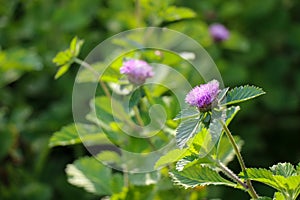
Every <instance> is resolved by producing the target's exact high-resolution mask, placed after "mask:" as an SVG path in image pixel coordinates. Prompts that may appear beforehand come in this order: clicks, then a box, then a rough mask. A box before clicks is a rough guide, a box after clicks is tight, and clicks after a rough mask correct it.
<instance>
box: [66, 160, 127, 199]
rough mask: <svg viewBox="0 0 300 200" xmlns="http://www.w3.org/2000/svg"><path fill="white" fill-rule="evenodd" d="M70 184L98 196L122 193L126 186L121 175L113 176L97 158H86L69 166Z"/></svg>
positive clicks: (67, 170) (67, 171) (67, 169)
mask: <svg viewBox="0 0 300 200" xmlns="http://www.w3.org/2000/svg"><path fill="white" fill-rule="evenodd" d="M66 173H67V175H68V181H69V183H71V184H73V185H75V186H78V187H82V188H84V189H85V190H86V191H88V192H91V193H94V194H97V195H111V194H113V192H121V190H122V187H123V186H124V183H123V179H122V178H121V177H120V174H112V171H111V169H110V168H108V167H106V166H104V165H103V164H101V163H100V162H99V161H97V160H96V159H95V158H90V157H84V158H80V159H79V160H76V161H75V162H74V163H73V164H68V165H67V168H66Z"/></svg>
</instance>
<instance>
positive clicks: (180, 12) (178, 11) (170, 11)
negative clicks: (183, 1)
mask: <svg viewBox="0 0 300 200" xmlns="http://www.w3.org/2000/svg"><path fill="white" fill-rule="evenodd" d="M195 16H196V13H195V12H194V11H193V10H191V9H189V8H183V7H176V6H170V7H168V8H167V10H166V11H165V12H164V14H163V20H164V21H176V20H181V19H187V18H193V17H195Z"/></svg>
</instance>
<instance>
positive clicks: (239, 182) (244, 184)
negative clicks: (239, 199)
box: [218, 161, 249, 190]
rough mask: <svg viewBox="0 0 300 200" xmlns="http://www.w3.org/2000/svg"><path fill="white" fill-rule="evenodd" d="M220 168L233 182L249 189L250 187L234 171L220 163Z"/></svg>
mask: <svg viewBox="0 0 300 200" xmlns="http://www.w3.org/2000/svg"><path fill="white" fill-rule="evenodd" d="M218 167H220V168H221V169H222V170H223V172H224V173H225V174H226V175H227V176H228V177H229V178H231V179H232V180H234V181H235V182H237V183H238V184H240V185H241V186H243V187H244V188H245V189H246V190H248V189H249V187H248V185H247V184H246V183H244V182H243V181H242V180H241V179H240V178H239V177H238V176H237V175H236V174H235V173H234V172H233V171H231V170H230V169H229V168H228V167H227V166H226V165H224V164H223V163H222V162H220V161H218Z"/></svg>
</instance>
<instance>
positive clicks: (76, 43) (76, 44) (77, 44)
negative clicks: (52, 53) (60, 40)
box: [70, 36, 84, 57]
mask: <svg viewBox="0 0 300 200" xmlns="http://www.w3.org/2000/svg"><path fill="white" fill-rule="evenodd" d="M83 42H84V41H83V40H79V39H78V38H77V37H76V36H75V37H74V38H73V39H72V41H71V44H70V52H71V53H72V55H73V57H77V56H78V54H79V52H80V48H81V46H82V45H83Z"/></svg>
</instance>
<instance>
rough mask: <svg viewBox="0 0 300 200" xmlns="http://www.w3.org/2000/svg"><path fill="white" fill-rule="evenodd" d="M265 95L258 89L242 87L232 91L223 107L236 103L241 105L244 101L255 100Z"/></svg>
mask: <svg viewBox="0 0 300 200" xmlns="http://www.w3.org/2000/svg"><path fill="white" fill-rule="evenodd" d="M263 94H265V92H264V91H263V90H262V89H261V88H258V87H255V86H249V85H246V86H240V87H236V88H234V89H232V90H230V91H229V92H228V93H227V95H226V98H225V101H224V102H223V104H222V105H231V104H235V103H240V102H243V101H247V100H249V99H253V98H255V97H258V96H260V95H263Z"/></svg>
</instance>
